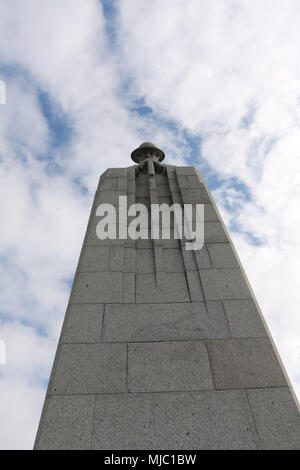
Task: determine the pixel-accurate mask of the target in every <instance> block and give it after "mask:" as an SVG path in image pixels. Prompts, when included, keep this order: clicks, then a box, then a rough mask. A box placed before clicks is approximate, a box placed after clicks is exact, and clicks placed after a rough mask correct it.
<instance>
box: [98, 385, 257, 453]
mask: <svg viewBox="0 0 300 470" xmlns="http://www.w3.org/2000/svg"><path fill="white" fill-rule="evenodd" d="M92 447H93V448H94V449H106V450H108V449H120V450H127V449H147V450H151V449H158V450H160V449H163V450H166V449H178V450H184V449H199V450H212V449H216V450H221V449H224V450H225V449H257V448H258V442H257V437H256V433H255V429H254V426H253V422H252V418H251V413H250V410H249V406H248V403H247V399H246V396H245V393H244V391H236V390H235V391H226V392H224V391H221V392H220V391H201V392H179V393H174V392H172V393H170V392H164V393H142V394H123V395H98V396H97V397H96V407H95V427H94V433H93V443H92Z"/></svg>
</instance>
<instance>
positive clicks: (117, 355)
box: [50, 343, 126, 395]
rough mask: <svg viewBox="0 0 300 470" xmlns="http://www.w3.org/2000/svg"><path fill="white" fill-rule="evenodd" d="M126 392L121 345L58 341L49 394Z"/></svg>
mask: <svg viewBox="0 0 300 470" xmlns="http://www.w3.org/2000/svg"><path fill="white" fill-rule="evenodd" d="M125 391H126V345H125V344H116V343H115V344H110V343H103V344H97V343H95V344H85V343H83V344H62V345H61V346H60V350H59V354H58V359H57V364H56V367H55V370H54V375H53V378H52V383H51V386H50V393H51V394H59V395H61V394H86V393H88V394H93V393H119V392H125Z"/></svg>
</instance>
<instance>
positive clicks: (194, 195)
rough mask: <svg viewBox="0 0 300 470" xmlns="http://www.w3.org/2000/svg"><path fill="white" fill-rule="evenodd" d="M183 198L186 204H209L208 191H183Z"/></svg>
mask: <svg viewBox="0 0 300 470" xmlns="http://www.w3.org/2000/svg"><path fill="white" fill-rule="evenodd" d="M181 197H182V201H183V203H184V204H209V203H210V202H211V200H210V199H209V197H208V194H207V191H206V189H201V188H200V189H181Z"/></svg>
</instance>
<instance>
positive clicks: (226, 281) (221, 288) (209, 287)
mask: <svg viewBox="0 0 300 470" xmlns="http://www.w3.org/2000/svg"><path fill="white" fill-rule="evenodd" d="M200 276H201V280H202V285H203V290H204V296H205V298H206V299H207V300H222V299H247V298H250V297H251V294H250V291H249V288H248V286H247V284H246V281H245V279H244V277H243V275H242V272H241V270H240V269H239V268H237V269H236V268H228V269H226V268H218V269H200Z"/></svg>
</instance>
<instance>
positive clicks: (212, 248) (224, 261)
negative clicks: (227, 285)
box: [207, 243, 239, 268]
mask: <svg viewBox="0 0 300 470" xmlns="http://www.w3.org/2000/svg"><path fill="white" fill-rule="evenodd" d="M207 248H208V251H209V256H210V259H211V262H212V265H213V267H214V268H238V267H239V264H238V262H237V259H236V257H235V254H234V252H233V250H232V247H231V245H230V244H229V243H208V244H207Z"/></svg>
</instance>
